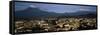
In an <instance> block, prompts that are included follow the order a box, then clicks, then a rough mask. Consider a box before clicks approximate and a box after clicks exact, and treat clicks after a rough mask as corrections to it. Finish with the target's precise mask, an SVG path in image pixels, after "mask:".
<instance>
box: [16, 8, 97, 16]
mask: <svg viewBox="0 0 100 35" xmlns="http://www.w3.org/2000/svg"><path fill="white" fill-rule="evenodd" d="M15 16H17V17H33V16H41V17H42V16H45V17H48V16H96V12H92V11H91V12H89V11H77V12H74V13H55V12H48V11H43V10H40V9H38V8H32V7H28V8H27V9H24V10H20V11H16V12H15Z"/></svg>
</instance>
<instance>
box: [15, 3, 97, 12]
mask: <svg viewBox="0 0 100 35" xmlns="http://www.w3.org/2000/svg"><path fill="white" fill-rule="evenodd" d="M28 7H32V8H38V9H40V10H43V11H47V12H55V13H66V12H67V13H73V12H78V11H90V12H93V11H94V12H96V7H93V6H78V5H58V4H43V3H25V2H15V11H18V10H24V9H27V8H28Z"/></svg>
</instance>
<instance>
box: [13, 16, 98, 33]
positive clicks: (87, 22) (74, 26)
mask: <svg viewBox="0 0 100 35" xmlns="http://www.w3.org/2000/svg"><path fill="white" fill-rule="evenodd" d="M96 28H97V24H96V18H73V17H72V18H59V19H56V18H44V19H31V20H16V21H15V33H42V32H59V31H77V30H90V29H96Z"/></svg>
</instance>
